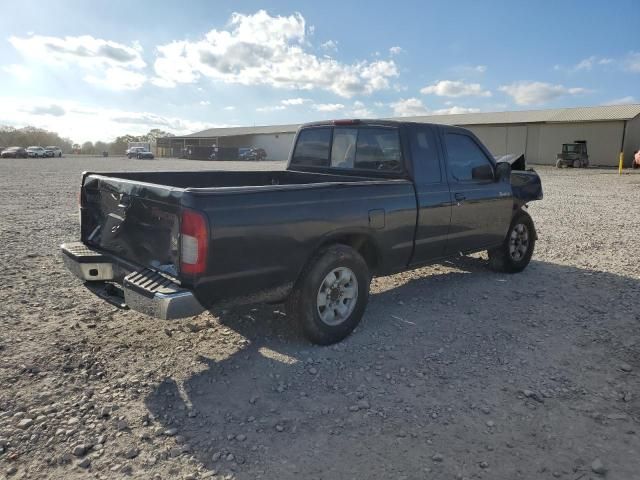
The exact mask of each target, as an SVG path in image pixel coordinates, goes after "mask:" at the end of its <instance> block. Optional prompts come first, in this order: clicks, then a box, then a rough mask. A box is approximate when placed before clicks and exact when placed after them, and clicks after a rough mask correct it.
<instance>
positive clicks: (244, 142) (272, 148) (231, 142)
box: [156, 125, 299, 160]
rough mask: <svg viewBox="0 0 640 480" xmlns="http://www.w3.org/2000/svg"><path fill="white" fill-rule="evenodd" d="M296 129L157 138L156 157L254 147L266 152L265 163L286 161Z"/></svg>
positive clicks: (264, 128)
mask: <svg viewBox="0 0 640 480" xmlns="http://www.w3.org/2000/svg"><path fill="white" fill-rule="evenodd" d="M298 126H299V125H273V126H261V127H230V128H210V129H208V130H204V131H202V132H197V133H192V134H191V135H186V136H183V137H166V138H159V139H158V141H157V144H156V149H157V155H158V156H160V157H180V156H182V153H183V152H184V151H185V150H188V149H189V147H212V146H216V147H223V148H224V147H238V148H242V147H255V148H263V149H264V150H265V152H267V160H287V159H288V158H289V149H290V148H291V145H292V144H293V139H294V137H295V134H296V130H297V129H298Z"/></svg>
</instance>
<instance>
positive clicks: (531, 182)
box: [511, 170, 543, 204]
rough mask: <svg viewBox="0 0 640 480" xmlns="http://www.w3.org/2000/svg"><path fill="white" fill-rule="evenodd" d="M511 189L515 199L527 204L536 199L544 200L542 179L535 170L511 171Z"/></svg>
mask: <svg viewBox="0 0 640 480" xmlns="http://www.w3.org/2000/svg"><path fill="white" fill-rule="evenodd" d="M511 191H512V192H513V198H514V200H515V201H516V202H517V203H519V204H525V203H528V202H532V201H534V200H542V197H543V193H542V181H541V180H540V176H539V175H538V174H537V173H536V172H535V171H534V170H526V171H521V170H516V171H512V172H511Z"/></svg>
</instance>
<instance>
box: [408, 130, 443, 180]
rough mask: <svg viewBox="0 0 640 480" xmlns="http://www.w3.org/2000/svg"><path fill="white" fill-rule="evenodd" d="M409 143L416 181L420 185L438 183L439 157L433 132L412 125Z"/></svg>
mask: <svg viewBox="0 0 640 480" xmlns="http://www.w3.org/2000/svg"><path fill="white" fill-rule="evenodd" d="M410 141H411V158H412V159H413V166H414V169H415V171H416V180H420V183H440V182H441V181H442V173H441V172H440V157H439V155H438V150H437V148H438V147H437V145H436V139H435V136H434V134H433V130H432V129H431V128H430V127H423V126H419V125H414V126H412V127H411V136H410Z"/></svg>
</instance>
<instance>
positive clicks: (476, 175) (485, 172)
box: [471, 163, 494, 182]
mask: <svg viewBox="0 0 640 480" xmlns="http://www.w3.org/2000/svg"><path fill="white" fill-rule="evenodd" d="M471 178H472V179H473V180H488V181H489V182H491V181H493V179H494V176H493V167H492V166H491V165H489V164H488V163H487V164H484V165H480V166H478V167H474V168H472V169H471Z"/></svg>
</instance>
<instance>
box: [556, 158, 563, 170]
mask: <svg viewBox="0 0 640 480" xmlns="http://www.w3.org/2000/svg"><path fill="white" fill-rule="evenodd" d="M556 168H562V160H560V159H558V160H556Z"/></svg>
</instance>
